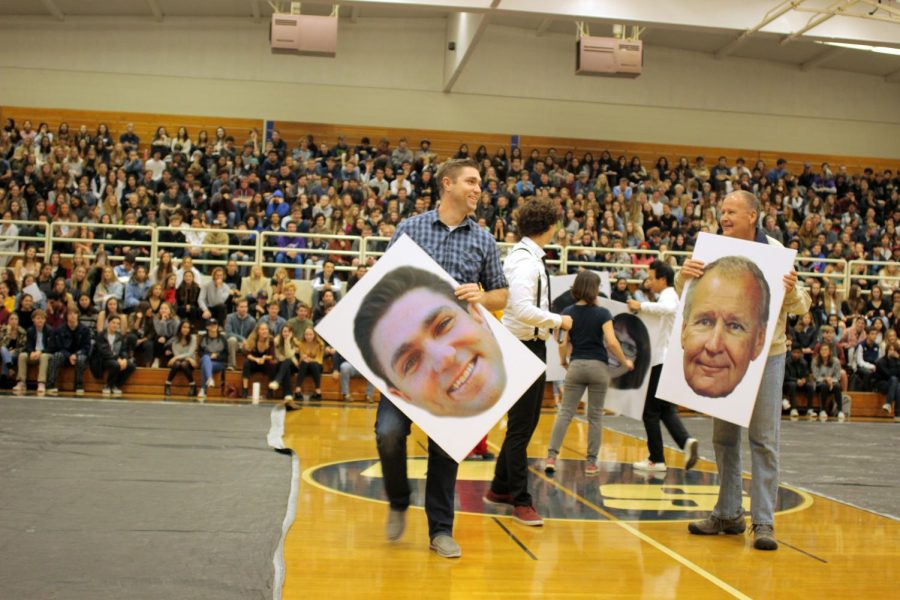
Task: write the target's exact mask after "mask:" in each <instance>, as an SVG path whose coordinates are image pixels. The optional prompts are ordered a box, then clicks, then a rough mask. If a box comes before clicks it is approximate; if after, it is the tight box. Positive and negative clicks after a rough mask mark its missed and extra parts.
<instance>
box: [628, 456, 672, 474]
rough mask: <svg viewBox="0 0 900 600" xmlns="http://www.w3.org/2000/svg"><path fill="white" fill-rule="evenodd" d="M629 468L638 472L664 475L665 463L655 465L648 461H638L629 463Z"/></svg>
mask: <svg viewBox="0 0 900 600" xmlns="http://www.w3.org/2000/svg"><path fill="white" fill-rule="evenodd" d="M631 466H632V467H634V468H635V469H638V470H640V471H650V472H651V473H664V472H665V471H666V463H655V462H653V461H652V460H650V459H647V460H639V461H637V462H636V463H631Z"/></svg>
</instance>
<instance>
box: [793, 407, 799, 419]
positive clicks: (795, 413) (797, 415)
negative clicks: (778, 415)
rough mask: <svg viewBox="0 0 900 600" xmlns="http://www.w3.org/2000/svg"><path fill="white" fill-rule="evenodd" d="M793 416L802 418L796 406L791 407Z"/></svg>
mask: <svg viewBox="0 0 900 600" xmlns="http://www.w3.org/2000/svg"><path fill="white" fill-rule="evenodd" d="M791 418H792V419H799V418H800V411H799V410H797V409H796V408H792V409H791Z"/></svg>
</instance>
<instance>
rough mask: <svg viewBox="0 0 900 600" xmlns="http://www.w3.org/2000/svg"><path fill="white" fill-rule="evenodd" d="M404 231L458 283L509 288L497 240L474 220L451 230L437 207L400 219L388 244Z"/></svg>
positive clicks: (469, 220) (493, 288) (487, 287)
mask: <svg viewBox="0 0 900 600" xmlns="http://www.w3.org/2000/svg"><path fill="white" fill-rule="evenodd" d="M404 233H405V234H406V235H408V236H409V237H410V238H412V240H413V241H414V242H416V243H417V244H418V245H419V246H421V247H422V249H423V250H425V252H427V253H428V255H429V256H431V258H433V259H434V260H435V262H437V263H438V264H439V265H441V266H442V267H443V268H444V270H445V271H447V273H449V274H450V276H451V277H453V278H454V279H456V281H457V282H459V283H461V284H462V283H480V284H481V286H482V287H483V288H484V289H485V290H486V291H491V290H496V289H499V288H505V287H509V286H508V284H507V282H506V277H505V276H504V275H503V268H502V267H501V266H500V255H499V254H498V252H497V243H496V242H495V241H494V238H493V237H491V234H489V233H488V232H486V231H485V230H483V229H482V228H480V227H479V226H478V224H477V223H476V222H475V221H473V220H472V219H470V218H468V217H466V219H465V220H464V221H463V222H462V224H460V225H459V227H456V228H455V229H453V230H451V229H450V228H449V227H448V226H447V225H445V224H444V223H442V222H441V220H440V218H438V214H437V211H436V210H430V211H428V212H426V213H424V214H421V215H417V216H415V217H412V218H411V219H406V220H405V221H401V222H400V224H399V225H398V226H397V230H396V231H395V232H394V237H393V238H391V243H390V244H389V245H388V247H390V246H392V245H393V244H394V242H396V241H397V240H398V239H400V237H401V236H402V235H403V234H404Z"/></svg>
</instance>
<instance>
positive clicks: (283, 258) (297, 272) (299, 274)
mask: <svg viewBox="0 0 900 600" xmlns="http://www.w3.org/2000/svg"><path fill="white" fill-rule="evenodd" d="M275 262H277V263H281V264H283V263H290V262H292V263H294V264H296V265H302V264H303V255H302V254H300V252H297V254H296V256H294V258H291V257H290V256H288V255H287V253H286V252H279V253H278V254H276V255H275ZM294 279H303V269H301V268H299V267H298V268H296V269H294Z"/></svg>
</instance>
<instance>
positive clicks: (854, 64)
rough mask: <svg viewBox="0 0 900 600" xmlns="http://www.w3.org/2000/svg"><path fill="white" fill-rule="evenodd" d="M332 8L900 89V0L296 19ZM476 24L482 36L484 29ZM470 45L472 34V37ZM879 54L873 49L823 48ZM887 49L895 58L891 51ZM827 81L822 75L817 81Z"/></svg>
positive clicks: (77, 8) (158, 6) (305, 9)
mask: <svg viewBox="0 0 900 600" xmlns="http://www.w3.org/2000/svg"><path fill="white" fill-rule="evenodd" d="M290 5H291V3H290V2H287V1H281V2H269V1H267V0H0V20H5V21H7V22H8V21H10V20H12V19H15V18H23V17H25V18H45V19H48V20H55V21H60V22H63V23H65V22H67V21H68V22H72V23H77V22H78V21H79V20H81V19H85V18H97V17H105V16H115V17H129V18H135V19H148V20H155V21H162V22H165V19H166V18H170V17H171V18H185V17H194V18H205V17H206V18H210V17H216V18H234V19H248V20H255V21H257V22H262V21H265V20H268V19H269V17H270V16H271V14H272V12H273V6H278V7H279V8H280V10H281V11H283V12H289V10H290ZM335 5H338V6H339V9H338V11H339V15H340V18H341V23H340V28H343V30H347V28H348V27H350V26H352V25H353V24H355V23H358V22H360V21H364V20H365V19H368V18H441V19H453V18H458V14H459V13H462V12H468V13H472V15H474V16H475V18H476V19H477V20H478V22H479V23H482V24H483V25H486V24H488V23H490V24H493V25H500V26H506V27H517V28H522V29H530V30H533V31H535V32H536V33H538V35H543V34H545V33H546V32H556V33H566V34H571V35H572V36H573V39H574V37H575V32H576V25H575V23H576V22H582V23H584V25H585V26H586V27H587V28H588V29H589V31H590V34H591V35H599V36H609V35H611V34H612V28H613V25H615V24H621V25H625V26H626V31H628V32H629V33H630V32H631V31H632V28H633V27H635V26H636V27H639V28H641V29H642V31H641V32H640V39H641V40H643V41H644V44H645V45H647V46H651V47H652V46H661V47H668V48H677V49H682V50H690V51H695V52H703V53H707V54H711V55H714V56H716V57H717V58H720V59H722V60H728V59H729V58H730V57H741V58H750V59H756V60H762V61H770V62H775V63H786V64H791V65H795V66H796V67H797V68H798V69H803V70H811V69H827V70H837V71H849V72H855V73H863V74H867V75H872V76H877V77H883V78H884V79H885V81H889V82H900V0H786V1H782V0H740V1H735V0H420V1H419V2H406V1H403V0H347V1H343V2H331V1H328V0H307V1H305V2H303V3H302V6H301V12H302V13H303V14H318V15H322V14H329V13H331V11H332V10H333V7H334V6H335ZM483 25H482V30H483ZM475 43H477V36H476V39H475ZM834 43H842V44H856V45H863V46H866V47H878V48H879V50H880V51H872V50H870V49H856V48H847V47H839V46H834V45H829V44H834ZM891 52H893V54H891ZM824 74H826V72H825V71H823V75H824Z"/></svg>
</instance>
